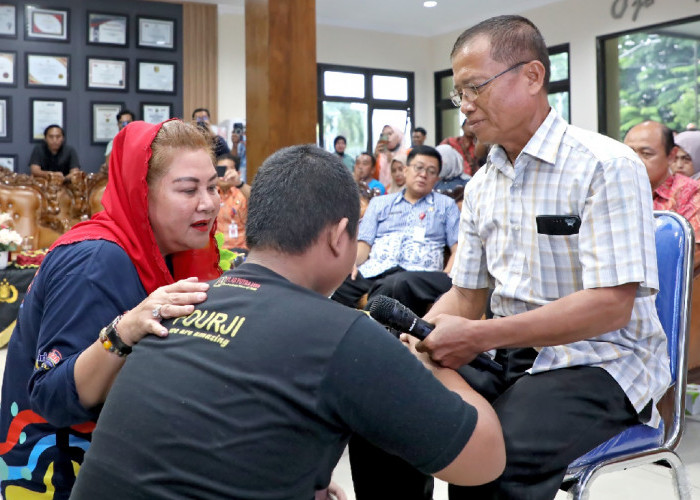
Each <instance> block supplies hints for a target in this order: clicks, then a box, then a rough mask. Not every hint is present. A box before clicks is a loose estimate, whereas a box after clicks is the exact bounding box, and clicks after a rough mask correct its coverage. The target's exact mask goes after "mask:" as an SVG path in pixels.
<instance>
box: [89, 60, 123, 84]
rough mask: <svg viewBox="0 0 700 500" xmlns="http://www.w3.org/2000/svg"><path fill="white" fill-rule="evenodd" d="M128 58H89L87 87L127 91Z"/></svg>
mask: <svg viewBox="0 0 700 500" xmlns="http://www.w3.org/2000/svg"><path fill="white" fill-rule="evenodd" d="M126 62H127V61H126V59H99V58H97V57H88V58H87V88H88V90H90V89H101V90H121V91H126V82H127V75H126V67H127V65H126Z"/></svg>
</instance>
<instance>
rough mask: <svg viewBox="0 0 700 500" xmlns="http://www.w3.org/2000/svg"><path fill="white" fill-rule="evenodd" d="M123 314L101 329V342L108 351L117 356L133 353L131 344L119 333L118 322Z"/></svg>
mask: <svg viewBox="0 0 700 500" xmlns="http://www.w3.org/2000/svg"><path fill="white" fill-rule="evenodd" d="M122 316H123V315H122V314H120V315H119V316H117V317H116V318H114V319H113V320H112V322H111V323H110V324H109V325H107V326H105V327H104V328H103V329H102V330H100V342H101V343H102V347H104V348H105V350H106V351H109V352H113V353H114V354H116V355H117V356H119V357H120V358H121V357H124V356H127V355H128V354H131V346H130V345H126V344H125V343H124V342H123V341H122V339H121V337H119V334H118V333H117V323H119V320H120V319H122Z"/></svg>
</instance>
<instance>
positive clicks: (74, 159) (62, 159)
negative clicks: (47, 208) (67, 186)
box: [29, 125, 80, 177]
mask: <svg viewBox="0 0 700 500" xmlns="http://www.w3.org/2000/svg"><path fill="white" fill-rule="evenodd" d="M29 170H30V171H31V173H32V175H35V176H37V177H49V176H51V175H56V174H51V172H56V173H58V174H60V175H61V177H64V176H66V175H68V174H69V173H72V172H77V171H79V170H80V162H79V160H78V153H76V151H75V149H74V148H72V147H71V146H68V145H67V144H65V135H64V133H63V128H61V127H60V126H59V125H49V126H48V127H46V129H44V141H43V142H42V143H41V144H37V145H36V146H34V149H33V150H32V155H31V156H30V158H29Z"/></svg>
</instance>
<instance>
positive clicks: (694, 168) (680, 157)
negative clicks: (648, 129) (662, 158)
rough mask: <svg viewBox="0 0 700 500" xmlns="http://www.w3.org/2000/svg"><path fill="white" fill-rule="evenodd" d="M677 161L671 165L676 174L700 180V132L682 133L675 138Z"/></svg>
mask: <svg viewBox="0 0 700 500" xmlns="http://www.w3.org/2000/svg"><path fill="white" fill-rule="evenodd" d="M674 142H675V143H676V148H677V149H676V160H675V161H674V162H673V164H672V165H671V170H672V171H673V173H674V174H682V175H686V176H688V177H692V178H693V179H695V180H698V179H700V131H697V130H690V131H687V132H681V133H680V134H678V135H676V137H674Z"/></svg>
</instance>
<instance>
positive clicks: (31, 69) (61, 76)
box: [26, 54, 70, 89]
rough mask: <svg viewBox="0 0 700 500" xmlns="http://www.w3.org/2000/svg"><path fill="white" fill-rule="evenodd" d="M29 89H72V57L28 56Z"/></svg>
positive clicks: (52, 55)
mask: <svg viewBox="0 0 700 500" xmlns="http://www.w3.org/2000/svg"><path fill="white" fill-rule="evenodd" d="M26 66H27V87H53V88H60V89H70V78H69V77H70V56H68V55H63V54H61V55H59V54H27V64H26Z"/></svg>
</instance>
